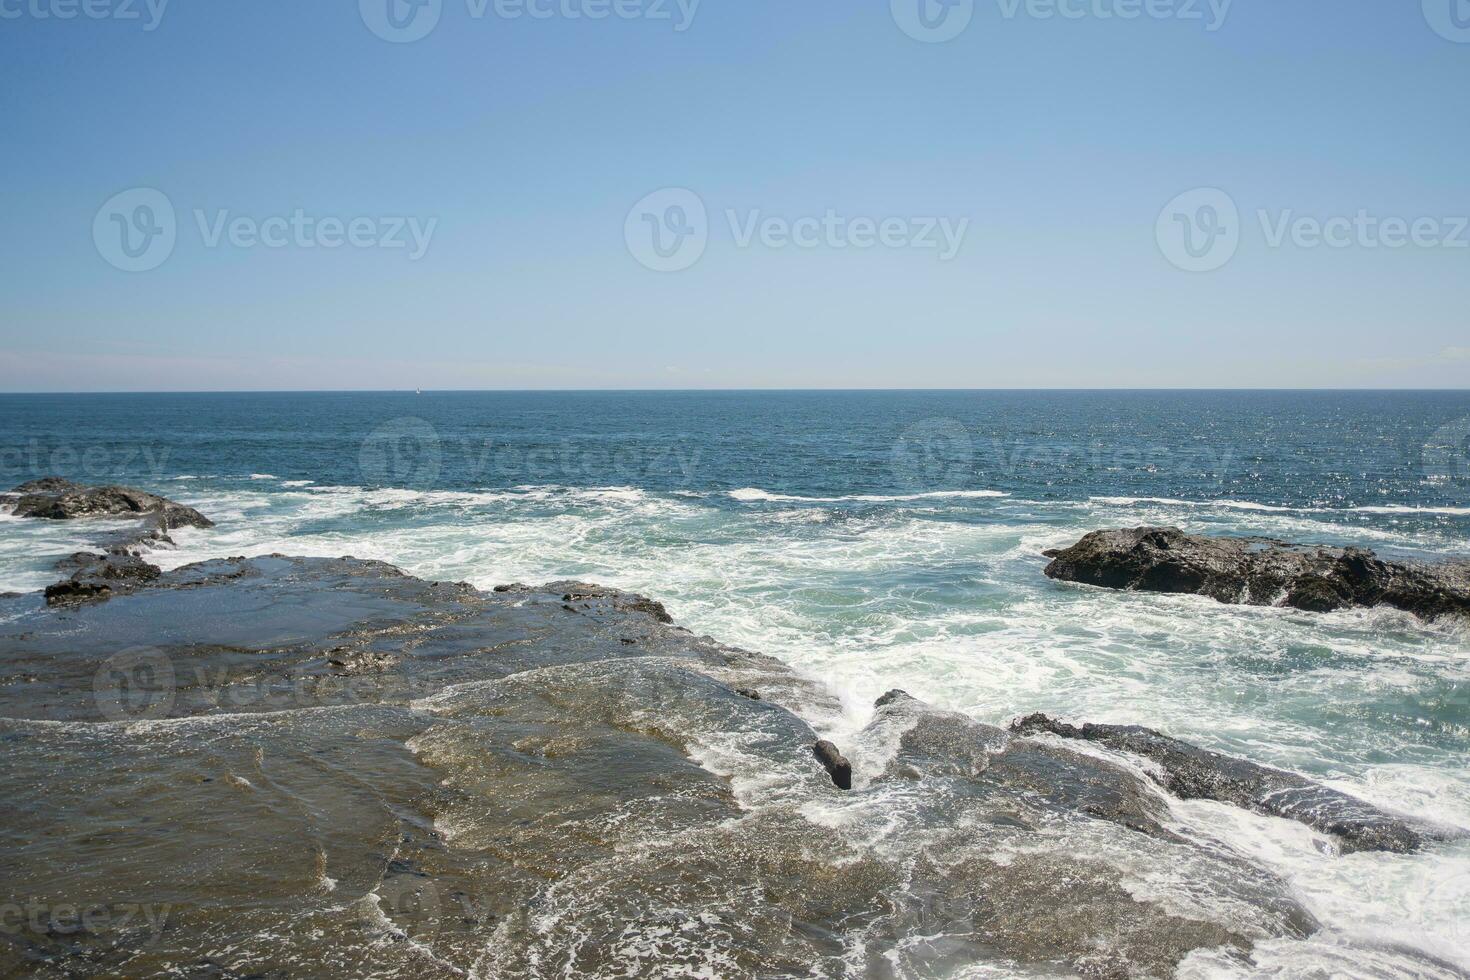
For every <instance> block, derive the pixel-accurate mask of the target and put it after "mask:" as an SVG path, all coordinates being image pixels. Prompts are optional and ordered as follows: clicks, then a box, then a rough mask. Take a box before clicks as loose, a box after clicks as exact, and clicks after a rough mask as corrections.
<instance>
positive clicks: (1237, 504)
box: [1087, 497, 1470, 517]
mask: <svg viewBox="0 0 1470 980" xmlns="http://www.w3.org/2000/svg"><path fill="white" fill-rule="evenodd" d="M1087 499H1088V500H1090V501H1092V502H1093V503H1098V504H1107V505H1110V506H1114V507H1137V506H1141V505H1144V504H1158V505H1162V506H1166V507H1224V508H1229V509H1231V510H1258V511H1264V512H1267V513H1276V514H1443V515H1448V516H1452V517H1465V516H1470V507H1409V506H1405V505H1399V504H1383V505H1375V506H1364V507H1309V506H1303V507H1289V506H1283V505H1279V504H1261V503H1256V502H1255V501H1252V500H1179V499H1176V498H1173V497H1089V498H1087Z"/></svg>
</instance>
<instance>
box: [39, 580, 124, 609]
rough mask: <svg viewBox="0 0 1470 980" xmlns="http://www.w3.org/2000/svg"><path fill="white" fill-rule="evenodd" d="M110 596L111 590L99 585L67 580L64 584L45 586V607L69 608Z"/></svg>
mask: <svg viewBox="0 0 1470 980" xmlns="http://www.w3.org/2000/svg"><path fill="white" fill-rule="evenodd" d="M111 595H112V589H111V588H110V587H108V586H106V585H103V584H101V583H98V582H79V581H77V580H75V579H67V580H66V581H65V582H57V583H56V584H55V585H48V586H46V605H48V606H69V605H75V604H76V603H79V602H89V601H91V600H94V599H107V598H110V597H111Z"/></svg>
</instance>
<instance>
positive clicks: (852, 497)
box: [729, 487, 1010, 504]
mask: <svg viewBox="0 0 1470 980" xmlns="http://www.w3.org/2000/svg"><path fill="white" fill-rule="evenodd" d="M729 496H730V497H731V498H733V499H735V500H739V501H742V502H745V503H756V502H760V501H785V502H788V503H803V504H840V503H849V502H851V503H875V504H891V503H902V502H904V501H908V500H944V499H954V500H962V499H982V498H988V497H1009V496H1010V494H1008V493H1002V492H1001V491H999V490H934V491H930V492H929V493H908V494H864V493H858V494H848V495H845V496H840V497H798V496H795V495H793V494H789V493H772V492H771V491H769V490H762V489H760V488H759V487H743V488H741V489H739V490H731V491H730V493H729Z"/></svg>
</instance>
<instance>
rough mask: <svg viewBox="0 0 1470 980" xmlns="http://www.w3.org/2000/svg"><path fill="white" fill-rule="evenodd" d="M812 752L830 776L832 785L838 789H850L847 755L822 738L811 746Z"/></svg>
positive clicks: (849, 767) (850, 779) (850, 775)
mask: <svg viewBox="0 0 1470 980" xmlns="http://www.w3.org/2000/svg"><path fill="white" fill-rule="evenodd" d="M812 754H813V755H815V756H816V757H817V761H818V762H820V763H821V764H822V767H823V768H825V769H826V770H827V774H828V775H829V776H831V777H832V785H834V786H836V787H837V788H838V789H852V763H851V762H848V761H847V757H846V756H844V755H843V754H842V752H841V751H839V750H838V748H837V746H835V745H833V744H832V743H831V742H829V741H827V740H826V739H822V740H821V741H820V742H818V743H817V744H816V745H813V746H812Z"/></svg>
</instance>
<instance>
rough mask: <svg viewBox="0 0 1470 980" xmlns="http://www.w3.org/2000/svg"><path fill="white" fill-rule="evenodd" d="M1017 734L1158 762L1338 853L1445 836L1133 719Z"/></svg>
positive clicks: (1202, 796)
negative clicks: (1304, 829) (1299, 828)
mask: <svg viewBox="0 0 1470 980" xmlns="http://www.w3.org/2000/svg"><path fill="white" fill-rule="evenodd" d="M1011 731H1012V733H1014V734H1016V735H1018V736H1029V735H1039V734H1049V735H1056V736H1058V737H1060V738H1064V739H1080V740H1082V741H1087V742H1096V743H1098V744H1101V745H1105V746H1107V747H1108V748H1110V749H1113V750H1115V751H1118V752H1127V753H1130V754H1132V755H1137V756H1142V757H1143V758H1146V759H1149V760H1151V761H1153V762H1155V763H1157V764H1158V766H1159V767H1160V768H1161V769H1162V775H1160V774H1158V773H1150V775H1151V776H1152V778H1153V779H1154V780H1155V781H1156V782H1158V783H1159V785H1161V786H1162V787H1163V788H1164V789H1166V790H1168V791H1169V792H1170V793H1172V794H1174V795H1175V796H1177V797H1179V798H1180V799H1184V800H1215V801H1217V802H1220V803H1229V804H1231V805H1233V806H1238V807H1241V808H1242V809H1246V810H1252V811H1254V812H1256V813H1262V814H1266V815H1267V816H1273V817H1284V818H1286V819H1288V820H1295V821H1297V822H1298V823H1303V824H1306V825H1307V826H1308V827H1311V828H1313V829H1314V830H1317V831H1320V832H1322V833H1324V834H1329V835H1331V836H1332V837H1334V838H1336V839H1337V841H1338V842H1339V845H1340V847H1341V849H1342V851H1343V852H1344V853H1350V852H1354V851H1391V852H1394V853H1399V854H1405V853H1409V852H1412V851H1416V850H1418V849H1419V848H1420V847H1422V846H1423V845H1424V844H1425V843H1426V842H1427V841H1435V840H1445V839H1448V838H1449V837H1450V836H1452V835H1450V834H1448V833H1446V832H1443V831H1441V830H1440V829H1439V828H1436V827H1433V826H1430V825H1427V824H1422V823H1417V822H1411V821H1409V820H1406V819H1404V818H1401V817H1398V816H1395V815H1393V814H1390V813H1386V812H1384V811H1383V810H1380V809H1378V808H1377V807H1375V806H1373V805H1372V804H1370V803H1365V802H1364V801H1362V800H1359V799H1356V798H1355V797H1352V796H1348V795H1347V794H1346V793H1339V792H1338V791H1336V790H1333V789H1328V788H1327V787H1326V786H1322V785H1321V784H1319V783H1315V782H1313V781H1312V780H1310V779H1307V778H1306V777H1304V776H1298V775H1296V774H1295V773H1290V772H1284V771H1282V770H1280V769H1272V768H1269V767H1267V766H1261V765H1257V764H1255V763H1253V762H1247V761H1245V760H1244V759H1237V758H1234V757H1232V756H1228V755H1222V754H1220V753H1218V752H1210V751H1208V750H1206V749H1201V748H1197V747H1195V746H1193V745H1190V744H1189V743H1187V742H1181V741H1179V740H1178V739H1173V738H1169V737H1168V736H1166V735H1162V734H1160V733H1159V732H1156V731H1154V730H1153V729H1150V728H1142V727H1139V726H1136V725H1091V724H1085V725H1081V726H1076V725H1069V724H1066V723H1064V722H1059V721H1055V720H1053V719H1051V718H1049V717H1047V716H1046V715H1044V714H1034V715H1031V716H1029V717H1027V718H1023V719H1021V720H1020V721H1017V722H1015V723H1013V724H1012V725H1011Z"/></svg>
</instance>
